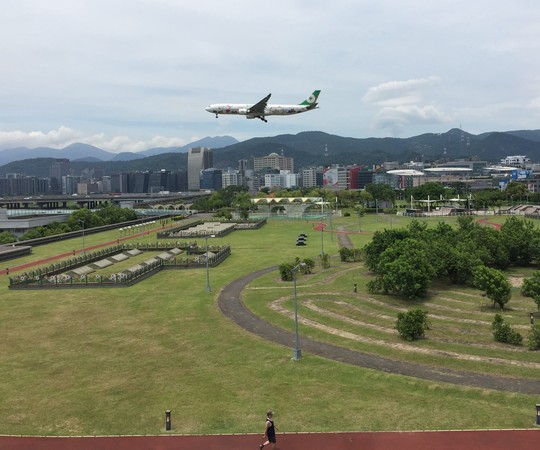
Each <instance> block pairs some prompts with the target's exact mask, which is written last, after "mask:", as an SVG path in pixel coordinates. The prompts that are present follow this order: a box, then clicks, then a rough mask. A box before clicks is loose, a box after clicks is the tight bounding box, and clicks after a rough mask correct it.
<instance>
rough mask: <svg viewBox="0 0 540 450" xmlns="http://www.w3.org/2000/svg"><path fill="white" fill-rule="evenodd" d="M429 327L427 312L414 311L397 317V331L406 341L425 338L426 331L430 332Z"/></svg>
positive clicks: (399, 314)
mask: <svg viewBox="0 0 540 450" xmlns="http://www.w3.org/2000/svg"><path fill="white" fill-rule="evenodd" d="M429 325H430V324H429V320H428V318H427V312H426V311H422V310H421V309H413V310H410V311H407V312H406V313H398V315H397V322H396V329H397V330H398V333H399V336H400V337H401V338H402V339H405V340H406V341H414V340H416V339H420V338H423V337H424V336H425V332H426V330H429Z"/></svg>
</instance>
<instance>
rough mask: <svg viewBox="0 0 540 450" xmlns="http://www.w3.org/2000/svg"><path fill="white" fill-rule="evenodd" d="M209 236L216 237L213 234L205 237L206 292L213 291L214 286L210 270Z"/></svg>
mask: <svg viewBox="0 0 540 450" xmlns="http://www.w3.org/2000/svg"><path fill="white" fill-rule="evenodd" d="M209 237H215V236H214V235H213V234H211V235H208V234H207V235H206V236H205V237H204V240H205V241H206V258H205V259H206V292H212V288H211V287H210V271H209V270H208V238H209Z"/></svg>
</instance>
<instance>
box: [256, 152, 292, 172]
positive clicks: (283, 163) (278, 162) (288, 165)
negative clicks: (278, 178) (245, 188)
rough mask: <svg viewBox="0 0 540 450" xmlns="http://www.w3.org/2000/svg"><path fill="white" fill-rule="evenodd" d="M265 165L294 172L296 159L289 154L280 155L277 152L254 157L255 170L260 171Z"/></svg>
mask: <svg viewBox="0 0 540 450" xmlns="http://www.w3.org/2000/svg"><path fill="white" fill-rule="evenodd" d="M265 167H270V168H272V169H278V170H290V171H291V172H294V159H293V158H291V157H289V156H283V155H278V154H277V153H270V154H269V155H268V156H261V157H257V156H256V157H254V158H253V168H254V169H255V171H259V170H261V169H264V168H265Z"/></svg>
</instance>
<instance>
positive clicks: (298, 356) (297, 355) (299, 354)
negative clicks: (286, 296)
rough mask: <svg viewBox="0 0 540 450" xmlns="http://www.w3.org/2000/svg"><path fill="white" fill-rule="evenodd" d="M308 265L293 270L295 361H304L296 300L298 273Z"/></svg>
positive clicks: (302, 264) (299, 265)
mask: <svg viewBox="0 0 540 450" xmlns="http://www.w3.org/2000/svg"><path fill="white" fill-rule="evenodd" d="M305 265H306V263H303V262H302V263H299V264H297V265H296V266H294V267H293V268H292V272H293V283H294V333H295V340H294V350H293V356H292V359H293V361H299V360H300V359H302V350H301V349H300V337H299V336H298V300H297V298H296V273H297V272H298V268H299V267H303V266H305Z"/></svg>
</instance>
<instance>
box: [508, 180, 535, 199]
mask: <svg viewBox="0 0 540 450" xmlns="http://www.w3.org/2000/svg"><path fill="white" fill-rule="evenodd" d="M528 192H529V190H528V189H527V186H526V185H525V184H523V183H520V182H519V181H510V183H508V184H507V185H506V189H505V193H506V195H507V196H508V197H512V198H515V199H517V198H519V199H521V197H524V196H525V195H526V194H527V193H528Z"/></svg>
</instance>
